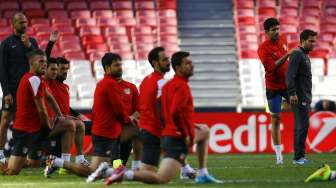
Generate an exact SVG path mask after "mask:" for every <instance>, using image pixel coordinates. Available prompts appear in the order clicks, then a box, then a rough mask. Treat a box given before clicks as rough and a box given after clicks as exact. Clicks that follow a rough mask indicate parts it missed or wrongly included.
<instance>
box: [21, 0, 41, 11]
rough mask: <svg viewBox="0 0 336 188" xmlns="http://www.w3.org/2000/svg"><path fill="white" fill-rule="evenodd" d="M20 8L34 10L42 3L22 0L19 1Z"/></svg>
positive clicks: (39, 7)
mask: <svg viewBox="0 0 336 188" xmlns="http://www.w3.org/2000/svg"><path fill="white" fill-rule="evenodd" d="M21 8H22V10H24V11H26V10H36V9H41V8H42V5H41V3H40V2H29V1H28V2H22V3H21Z"/></svg>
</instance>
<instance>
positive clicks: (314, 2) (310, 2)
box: [302, 0, 322, 9]
mask: <svg viewBox="0 0 336 188" xmlns="http://www.w3.org/2000/svg"><path fill="white" fill-rule="evenodd" d="M302 5H303V8H318V9H321V7H322V1H320V0H303V1H302Z"/></svg>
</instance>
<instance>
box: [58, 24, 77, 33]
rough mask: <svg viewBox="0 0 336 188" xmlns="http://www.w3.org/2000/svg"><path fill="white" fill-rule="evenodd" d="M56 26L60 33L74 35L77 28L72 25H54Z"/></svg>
mask: <svg viewBox="0 0 336 188" xmlns="http://www.w3.org/2000/svg"><path fill="white" fill-rule="evenodd" d="M54 28H55V29H56V30H57V31H59V33H60V35H74V34H75V29H74V28H73V27H72V26H65V25H61V26H54Z"/></svg>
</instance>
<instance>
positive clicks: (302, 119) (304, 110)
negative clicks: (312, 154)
mask: <svg viewBox="0 0 336 188" xmlns="http://www.w3.org/2000/svg"><path fill="white" fill-rule="evenodd" d="M292 109H293V113H294V119H295V126H294V160H298V159H300V158H302V157H305V149H306V146H305V142H306V138H307V134H308V127H309V111H310V104H306V105H302V104H300V103H299V104H297V105H292Z"/></svg>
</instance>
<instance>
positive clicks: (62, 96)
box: [48, 80, 70, 115]
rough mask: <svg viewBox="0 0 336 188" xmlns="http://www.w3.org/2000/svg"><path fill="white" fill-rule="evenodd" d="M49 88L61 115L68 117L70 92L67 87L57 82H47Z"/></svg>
mask: <svg viewBox="0 0 336 188" xmlns="http://www.w3.org/2000/svg"><path fill="white" fill-rule="evenodd" d="M48 85H49V88H50V90H51V92H52V95H53V96H54V98H55V100H56V102H57V104H58V106H59V108H60V110H61V112H62V114H63V115H70V92H69V86H68V85H67V84H65V83H62V82H60V81H57V80H50V81H49V82H48Z"/></svg>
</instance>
